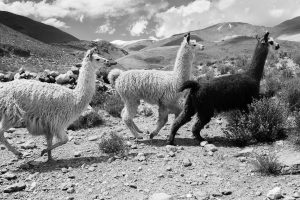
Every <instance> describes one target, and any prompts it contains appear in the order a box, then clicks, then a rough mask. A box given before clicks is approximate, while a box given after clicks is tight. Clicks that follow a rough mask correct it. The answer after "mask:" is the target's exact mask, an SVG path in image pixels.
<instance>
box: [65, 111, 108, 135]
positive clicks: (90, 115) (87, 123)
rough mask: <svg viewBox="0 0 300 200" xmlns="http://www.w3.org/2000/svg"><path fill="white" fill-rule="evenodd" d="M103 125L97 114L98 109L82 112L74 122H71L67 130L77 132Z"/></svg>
mask: <svg viewBox="0 0 300 200" xmlns="http://www.w3.org/2000/svg"><path fill="white" fill-rule="evenodd" d="M103 123H104V120H103V119H102V117H101V116H100V115H99V114H98V109H95V110H94V109H93V110H89V111H86V112H84V113H83V114H82V115H81V116H80V117H79V118H78V119H77V120H76V121H75V122H73V123H72V124H71V125H70V126H69V128H68V129H70V130H79V129H87V128H93V127H96V126H100V125H102V124H103Z"/></svg>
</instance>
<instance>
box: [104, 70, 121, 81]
mask: <svg viewBox="0 0 300 200" xmlns="http://www.w3.org/2000/svg"><path fill="white" fill-rule="evenodd" d="M122 72H123V71H122V70H120V69H113V70H111V71H110V72H109V74H108V77H107V78H108V80H109V83H110V84H112V85H115V82H116V80H117V78H118V77H119V76H120V74H121V73H122Z"/></svg>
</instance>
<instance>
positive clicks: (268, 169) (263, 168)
mask: <svg viewBox="0 0 300 200" xmlns="http://www.w3.org/2000/svg"><path fill="white" fill-rule="evenodd" d="M252 164H253V166H254V168H255V171H256V172H259V173H261V174H263V175H278V174H280V170H281V165H280V163H279V162H278V159H277V156H276V155H275V154H273V153H270V154H268V155H262V154H257V155H256V156H255V158H254V161H253V162H252Z"/></svg>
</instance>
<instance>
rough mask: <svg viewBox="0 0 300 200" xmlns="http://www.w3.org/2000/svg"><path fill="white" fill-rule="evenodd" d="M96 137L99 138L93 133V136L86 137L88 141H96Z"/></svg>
mask: <svg viewBox="0 0 300 200" xmlns="http://www.w3.org/2000/svg"><path fill="white" fill-rule="evenodd" d="M98 139H99V137H98V136H96V135H93V136H90V137H89V138H88V141H97V140H98Z"/></svg>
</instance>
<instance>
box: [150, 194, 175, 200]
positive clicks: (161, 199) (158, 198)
mask: <svg viewBox="0 0 300 200" xmlns="http://www.w3.org/2000/svg"><path fill="white" fill-rule="evenodd" d="M149 200H174V198H173V197H172V196H171V195H169V194H166V193H154V194H152V195H151V196H150V197H149Z"/></svg>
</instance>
